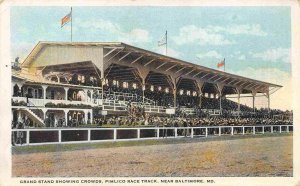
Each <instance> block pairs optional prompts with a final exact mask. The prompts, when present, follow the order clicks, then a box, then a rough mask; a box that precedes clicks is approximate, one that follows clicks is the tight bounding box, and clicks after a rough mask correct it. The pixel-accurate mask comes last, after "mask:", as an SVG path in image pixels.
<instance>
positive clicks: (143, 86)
mask: <svg viewBox="0 0 300 186" xmlns="http://www.w3.org/2000/svg"><path fill="white" fill-rule="evenodd" d="M145 90H146V86H145V79H144V78H142V91H143V104H144V103H145Z"/></svg>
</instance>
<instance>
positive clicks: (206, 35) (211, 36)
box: [172, 25, 234, 46]
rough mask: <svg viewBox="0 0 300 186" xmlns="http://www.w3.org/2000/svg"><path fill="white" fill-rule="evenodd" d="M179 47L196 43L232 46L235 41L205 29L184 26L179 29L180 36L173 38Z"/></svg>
mask: <svg viewBox="0 0 300 186" xmlns="http://www.w3.org/2000/svg"><path fill="white" fill-rule="evenodd" d="M172 39H173V40H174V42H175V43H176V44H178V45H183V44H189V43H195V44H198V45H216V46H220V45H230V44H234V41H230V40H228V39H225V38H224V36H223V35H221V34H216V33H214V32H211V31H210V30H207V29H205V28H201V27H196V26H195V25H189V26H184V27H182V28H180V29H179V35H178V36H175V37H173V38H172Z"/></svg>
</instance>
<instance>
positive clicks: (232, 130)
mask: <svg viewBox="0 0 300 186" xmlns="http://www.w3.org/2000/svg"><path fill="white" fill-rule="evenodd" d="M231 136H233V127H231Z"/></svg>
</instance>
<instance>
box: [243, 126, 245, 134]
mask: <svg viewBox="0 0 300 186" xmlns="http://www.w3.org/2000/svg"><path fill="white" fill-rule="evenodd" d="M243 135H245V127H244V126H243Z"/></svg>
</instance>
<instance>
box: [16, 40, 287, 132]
mask: <svg viewBox="0 0 300 186" xmlns="http://www.w3.org/2000/svg"><path fill="white" fill-rule="evenodd" d="M281 87H282V86H280V85H276V84H272V83H267V82H262V81H258V80H254V79H250V78H246V77H242V76H238V75H234V74H230V73H226V72H222V71H217V70H214V69H210V68H206V67H203V66H199V65H196V64H193V63H189V62H186V61H183V60H179V59H175V58H171V57H168V56H164V55H161V54H157V53H153V52H151V51H147V50H144V49H141V48H137V47H134V46H131V45H127V44H124V43H98V42H39V43H38V44H37V45H36V46H35V47H34V48H33V50H32V51H31V53H30V54H29V55H28V56H27V58H26V59H25V60H24V62H23V63H22V64H21V65H20V66H19V65H13V73H12V114H13V117H12V120H13V121H12V127H13V128H20V126H21V128H49V127H51V128H58V127H82V126H83V127H84V126H91V125H92V126H98V127H101V126H105V125H109V124H110V125H113V126H120V125H129V126H160V125H161V126H162V125H166V126H168V125H172V126H175V125H177V126H206V125H208V126H209V125H214V126H218V125H233V126H235V125H237V126H239V125H257V124H276V123H277V124H278V122H279V123H280V124H289V125H290V124H292V122H291V120H292V119H291V118H292V113H291V112H283V111H278V110H271V109H270V95H271V94H272V93H274V92H275V91H277V90H278V89H280V88H281ZM232 95H236V96H237V102H234V101H232V100H230V99H227V96H232ZM243 96H248V97H249V96H251V97H252V99H253V105H252V107H249V106H246V105H242V104H240V98H241V97H243ZM257 96H265V97H266V98H267V100H268V107H267V108H265V109H260V110H259V109H258V108H256V107H255V98H256V97H257ZM170 117H172V118H170ZM183 118H184V119H183ZM278 118H280V119H278Z"/></svg>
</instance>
